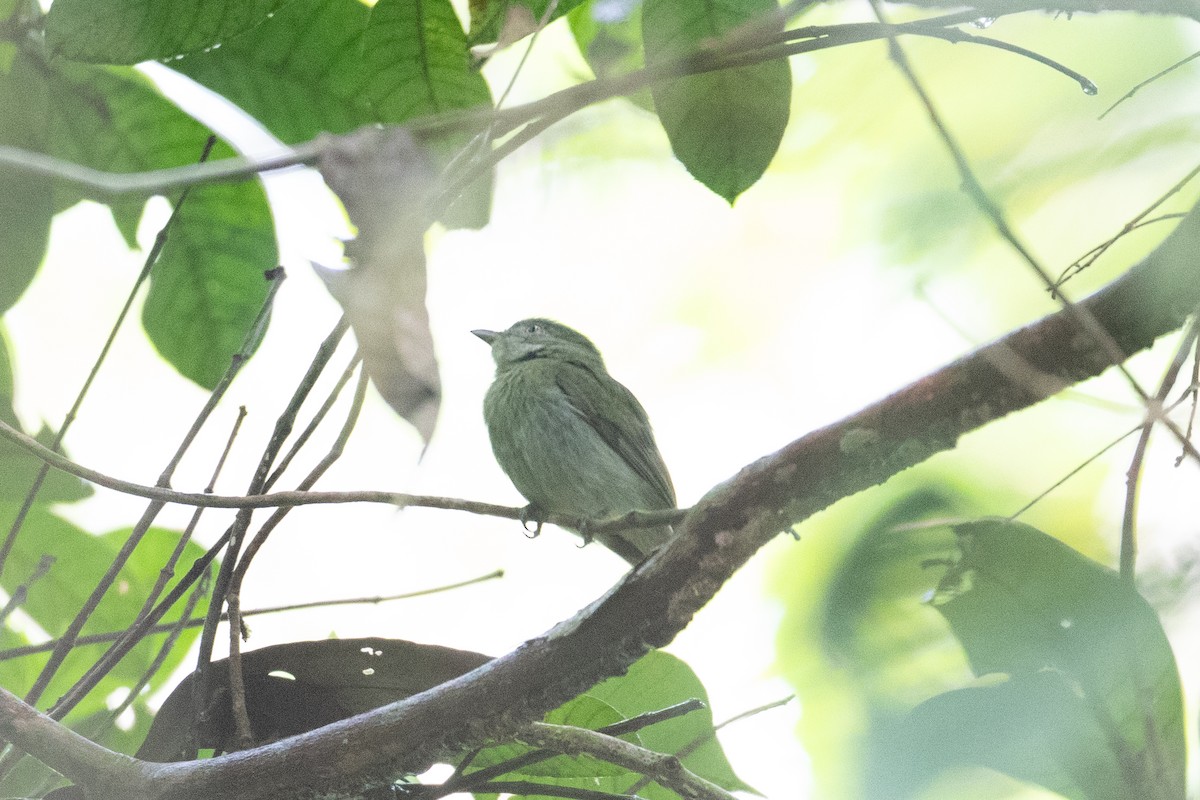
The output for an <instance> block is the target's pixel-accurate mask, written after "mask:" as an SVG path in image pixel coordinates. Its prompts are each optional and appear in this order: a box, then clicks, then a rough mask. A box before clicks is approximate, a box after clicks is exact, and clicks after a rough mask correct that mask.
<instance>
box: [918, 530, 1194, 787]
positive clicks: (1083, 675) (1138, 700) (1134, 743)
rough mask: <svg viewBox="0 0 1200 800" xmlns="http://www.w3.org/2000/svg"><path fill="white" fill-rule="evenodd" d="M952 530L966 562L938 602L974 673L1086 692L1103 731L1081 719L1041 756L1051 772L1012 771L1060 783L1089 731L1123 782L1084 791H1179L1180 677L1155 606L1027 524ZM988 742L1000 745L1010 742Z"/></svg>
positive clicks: (945, 583)
mask: <svg viewBox="0 0 1200 800" xmlns="http://www.w3.org/2000/svg"><path fill="white" fill-rule="evenodd" d="M955 533H957V534H958V537H959V540H960V545H961V549H962V558H961V560H960V561H959V562H958V563H957V564H956V565H954V567H952V568H951V569H950V570H949V571H948V572H947V574H946V576H945V578H944V579H943V580H942V583H941V585H940V586H939V597H938V600H937V602H936V603H935V605H936V608H937V609H938V611H940V612H941V613H942V614H943V615H944V616H945V617H946V620H947V621H948V622H949V623H950V625H951V627H952V628H953V630H954V634H955V635H956V636H957V637H958V638H959V640H960V641H961V642H962V645H963V647H964V648H965V650H966V652H967V657H968V658H969V659H970V662H971V666H972V668H973V669H974V670H975V672H976V674H978V675H984V674H989V673H1004V674H1007V675H1009V676H1011V677H1012V678H1013V679H1014V680H1018V681H1019V680H1024V679H1028V678H1030V677H1031V676H1036V675H1040V674H1041V673H1043V672H1045V671H1051V672H1053V673H1055V674H1056V675H1058V676H1061V678H1062V679H1063V680H1065V681H1066V682H1067V684H1068V685H1069V686H1070V687H1071V690H1072V691H1073V692H1074V693H1075V694H1076V695H1078V696H1079V697H1080V698H1081V700H1082V703H1083V707H1084V709H1085V711H1081V712H1080V714H1081V715H1084V716H1085V717H1086V727H1087V728H1093V727H1094V728H1096V729H1098V731H1099V732H1100V733H1093V732H1091V731H1090V730H1088V729H1085V724H1084V723H1082V722H1081V723H1079V724H1078V725H1076V726H1073V727H1072V728H1071V729H1070V730H1069V731H1068V732H1067V735H1066V736H1063V737H1056V738H1057V740H1058V743H1059V746H1060V748H1059V750H1057V751H1048V752H1044V753H1043V757H1044V758H1045V759H1046V760H1047V761H1049V762H1051V765H1052V766H1051V767H1047V768H1043V769H1041V770H1036V769H1035V770H1032V772H1033V774H1032V775H1016V777H1026V778H1029V779H1032V780H1035V781H1037V782H1038V783H1041V784H1042V785H1044V786H1047V787H1050V788H1055V787H1057V786H1062V785H1064V784H1065V783H1066V782H1067V781H1068V779H1071V778H1072V776H1073V775H1074V774H1075V773H1076V772H1078V769H1075V768H1073V767H1075V766H1076V765H1077V764H1078V762H1079V757H1078V756H1077V754H1076V753H1075V750H1074V748H1076V747H1077V746H1079V744H1080V743H1081V742H1085V741H1087V737H1088V736H1089V735H1090V736H1092V738H1093V739H1098V740H1100V741H1101V742H1102V743H1103V746H1104V749H1103V751H1102V752H1100V753H1094V754H1089V756H1088V757H1087V758H1088V760H1089V761H1090V760H1093V759H1106V760H1108V761H1110V762H1112V763H1113V764H1116V765H1117V766H1118V767H1119V769H1120V777H1121V780H1120V781H1118V782H1116V783H1113V782H1110V781H1106V782H1105V783H1104V784H1103V789H1101V788H1092V789H1090V790H1088V791H1081V792H1080V793H1079V794H1078V795H1077V796H1079V797H1088V798H1095V797H1106V796H1112V797H1120V796H1134V795H1136V796H1139V797H1145V798H1164V800H1165V799H1166V798H1172V799H1174V798H1182V797H1183V796H1184V772H1185V765H1186V747H1185V737H1184V729H1183V701H1182V695H1181V689H1180V685H1179V674H1178V671H1177V670H1176V666H1175V659H1174V655H1173V654H1172V652H1171V647H1170V643H1169V642H1168V641H1167V637H1166V634H1165V633H1164V632H1163V629H1162V625H1161V623H1160V622H1159V620H1158V617H1157V615H1156V614H1155V613H1154V610H1153V609H1152V608H1151V607H1150V605H1149V604H1148V603H1146V601H1145V600H1144V599H1143V598H1142V597H1141V595H1139V594H1138V593H1137V591H1136V590H1135V589H1134V588H1133V587H1132V586H1130V585H1129V584H1128V583H1126V582H1124V581H1122V580H1121V579H1120V578H1119V577H1118V576H1117V574H1116V573H1115V572H1113V571H1112V570H1110V569H1108V568H1107V567H1104V566H1102V565H1100V564H1097V563H1095V562H1093V561H1091V560H1089V559H1087V558H1085V557H1084V556H1082V555H1080V554H1079V553H1077V552H1075V551H1074V550H1072V549H1071V548H1070V547H1068V546H1067V545H1065V544H1063V543H1062V542H1060V541H1058V540H1057V539H1054V538H1052V537H1050V536H1047V535H1046V534H1044V533H1042V532H1041V531H1039V530H1037V529H1035V528H1031V527H1029V526H1028V525H1022V524H1019V523H1012V522H1005V521H983V522H976V523H971V524H965V525H959V526H956V527H955ZM1023 685H1024V684H1021V683H1018V684H1016V686H1017V689H1018V690H1019V689H1020V688H1021V687H1022V686H1023ZM1043 717H1044V718H1046V720H1047V724H1061V722H1062V720H1057V721H1056V720H1051V719H1050V718H1049V717H1046V716H1045V715H1043ZM992 746H993V748H994V749H995V750H998V751H999V750H1003V748H1004V747H1005V746H1006V744H1005V740H996V741H993V742H992ZM1090 777H1092V778H1095V775H1092V776H1090ZM1129 792H1132V793H1129ZM1114 793H1115V794H1114Z"/></svg>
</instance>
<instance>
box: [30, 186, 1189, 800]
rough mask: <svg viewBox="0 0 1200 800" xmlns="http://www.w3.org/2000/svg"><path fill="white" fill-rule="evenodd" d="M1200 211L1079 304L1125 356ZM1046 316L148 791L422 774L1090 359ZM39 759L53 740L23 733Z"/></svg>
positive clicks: (1146, 332)
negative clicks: (570, 584)
mask: <svg viewBox="0 0 1200 800" xmlns="http://www.w3.org/2000/svg"><path fill="white" fill-rule="evenodd" d="M1198 254H1200V211H1198V210H1197V209H1195V208H1194V209H1192V211H1191V212H1190V213H1189V214H1188V215H1187V216H1186V217H1185V218H1184V219H1183V220H1182V221H1181V222H1180V224H1179V226H1178V228H1177V229H1176V230H1175V231H1174V232H1173V233H1172V234H1171V235H1170V236H1169V237H1168V238H1167V239H1166V240H1165V241H1164V242H1163V243H1162V244H1161V245H1160V246H1159V247H1158V248H1157V249H1156V250H1155V251H1154V252H1153V253H1151V254H1150V255H1149V256H1148V257H1147V258H1146V259H1144V260H1143V261H1142V262H1141V263H1140V264H1138V265H1136V266H1135V267H1133V268H1132V269H1131V270H1130V271H1129V272H1127V273H1126V274H1125V275H1124V276H1123V277H1121V278H1120V279H1118V280H1116V281H1114V282H1113V283H1111V284H1110V285H1109V286H1107V287H1106V288H1104V289H1103V290H1101V291H1100V292H1098V293H1096V294H1095V295H1093V296H1092V297H1090V298H1088V299H1087V300H1085V301H1083V302H1082V303H1081V305H1082V306H1084V307H1086V309H1087V311H1088V312H1089V313H1090V314H1091V315H1092V316H1093V317H1094V318H1095V319H1096V320H1097V321H1099V322H1100V324H1101V325H1102V326H1103V327H1104V328H1105V329H1106V330H1107V332H1108V334H1109V335H1110V336H1111V338H1112V340H1113V341H1115V342H1116V343H1117V345H1118V346H1119V347H1120V348H1121V349H1122V350H1123V351H1124V352H1125V353H1126V354H1132V353H1135V352H1137V351H1139V350H1142V349H1145V348H1146V347H1148V346H1150V344H1151V343H1152V342H1153V341H1154V339H1155V338H1157V337H1158V336H1161V335H1163V334H1165V333H1168V332H1170V331H1172V330H1175V329H1176V328H1178V327H1179V326H1180V325H1181V324H1182V321H1183V320H1184V318H1185V317H1186V315H1187V314H1188V313H1190V311H1191V310H1192V308H1194V307H1195V306H1196V304H1197V302H1198V301H1200V280H1197V277H1198V272H1200V270H1198V269H1197V266H1198V265H1197V263H1196V262H1197V259H1198V258H1200V255H1198ZM1075 320H1076V318H1075V317H1074V316H1072V315H1070V314H1068V313H1067V312H1065V311H1060V312H1058V313H1056V314H1052V315H1050V316H1048V317H1045V318H1043V319H1041V320H1039V321H1038V322H1036V323H1033V324H1031V325H1029V326H1027V327H1025V328H1022V329H1020V330H1017V331H1015V332H1013V333H1011V334H1009V335H1007V336H1005V337H1004V338H1003V339H1001V340H999V341H997V342H995V343H993V344H990V345H987V346H985V347H982V348H980V349H979V350H977V351H975V352H974V353H971V354H970V355H968V356H966V357H964V358H962V359H960V360H958V361H956V362H954V363H952V364H950V365H948V366H946V367H944V368H942V369H940V370H938V371H936V372H934V373H932V374H930V375H928V376H926V377H924V378H922V379H921V380H919V381H917V382H915V383H913V384H911V385H910V386H907V387H905V388H904V389H901V390H900V391H898V392H896V393H895V394H893V395H891V396H890V397H887V398H885V399H884V400H881V401H880V402H878V403H876V404H874V405H872V406H870V407H868V408H866V409H864V410H862V411H860V412H859V413H857V414H855V415H853V416H851V417H848V418H847V419H845V420H842V421H841V422H838V423H836V424H834V425H830V426H828V427H826V428H822V429H820V430H817V431H814V432H812V433H810V434H809V435H807V436H805V437H804V438H802V439H799V440H797V441H795V442H792V443H791V444H789V445H787V446H786V447H784V448H783V449H782V450H780V451H778V452H777V453H774V454H772V455H769V456H766V457H765V458H762V459H760V460H759V461H757V462H755V463H753V464H751V465H749V466H747V467H746V468H744V469H743V470H742V471H741V472H739V473H738V474H737V475H736V476H734V477H733V478H732V479H730V480H729V481H727V482H726V483H724V484H722V485H720V486H718V487H716V488H715V489H713V490H712V491H711V492H709V494H708V495H707V496H706V497H705V498H704V499H703V500H702V501H701V502H700V503H699V504H697V505H696V506H695V508H693V509H692V510H691V511H690V512H689V513H688V514H687V516H686V517H685V519H684V520H683V522H682V523H681V524H680V525H679V526H678V529H679V534H678V535H677V536H676V538H675V539H674V540H673V541H672V542H671V543H670V544H669V545H668V546H667V547H666V548H665V549H663V550H662V551H660V552H659V553H658V554H656V555H655V556H654V557H652V558H651V559H649V560H648V561H646V562H645V563H643V564H641V565H640V566H639V567H637V568H636V569H635V570H634V571H633V572H631V573H630V574H629V575H628V576H627V577H626V578H625V580H624V581H623V582H622V583H621V584H620V585H618V586H617V587H616V588H614V589H613V590H612V591H610V592H609V593H608V594H607V595H606V596H604V597H603V598H601V599H599V600H597V601H596V602H595V603H593V604H592V605H591V606H589V607H588V608H586V609H584V610H583V611H581V612H580V613H579V614H577V615H576V616H575V617H574V618H572V619H570V620H568V621H566V622H563V623H561V624H560V625H558V626H557V627H556V628H554V629H553V630H552V631H550V632H549V633H547V634H546V635H545V636H543V637H540V638H538V639H534V640H531V641H529V642H527V643H525V644H524V645H522V646H521V647H520V648H518V649H517V650H515V651H514V652H512V653H509V654H508V655H506V656H503V657H501V658H498V659H496V660H494V661H492V662H489V663H488V664H486V665H484V666H483V667H480V668H479V669H477V670H475V671H473V672H471V673H468V674H466V675H464V676H462V677H461V678H459V679H456V680H454V681H451V682H449V683H447V684H443V685H442V686H439V687H436V688H434V689H431V690H429V691H427V692H424V693H422V694H419V695H416V696H414V697H411V698H409V699H408V700H405V701H403V702H400V703H395V704H393V705H390V706H385V707H383V708H379V709H376V710H375V711H372V712H369V713H367V714H363V715H360V716H358V717H354V718H351V719H349V720H345V721H343V722H340V723H336V724H334V725H330V726H328V727H326V728H322V729H319V730H317V731H313V732H311V733H308V734H304V735H301V736H297V737H293V738H290V739H285V740H283V741H280V742H276V743H274V744H271V745H267V746H265V747H262V748H258V749H255V750H249V751H245V752H241V753H233V754H230V755H227V756H223V757H221V758H217V759H213V760H210V761H205V762H188V763H183V764H178V765H156V766H155V767H154V772H155V774H156V776H157V778H158V780H159V783H158V784H157V790H158V791H157V794H156V796H158V797H173V798H174V797H178V798H183V797H186V798H188V800H202V799H203V798H218V797H220V798H229V800H252V799H254V800H257V799H258V798H263V799H264V800H265V798H275V797H281V796H289V795H291V794H294V793H297V792H305V793H313V792H317V793H319V792H325V791H328V790H331V789H337V788H339V787H349V786H351V785H362V783H363V782H370V781H372V780H375V781H380V780H384V779H386V778H387V777H389V776H392V775H395V774H397V773H399V772H401V771H406V770H407V771H418V770H420V769H421V768H422V767H424V766H425V765H427V764H429V763H430V762H431V761H433V760H434V759H436V758H438V757H441V756H444V755H445V754H447V753H448V752H451V751H455V750H458V749H460V748H463V747H469V746H474V745H478V744H481V743H483V742H484V741H486V740H488V739H490V738H493V737H494V738H501V737H506V736H510V735H511V734H512V733H514V732H515V731H517V730H519V729H520V728H521V727H522V726H523V725H524V724H526V723H528V722H531V721H533V720H535V719H537V718H539V717H540V716H541V715H542V714H543V713H545V712H546V711H548V710H549V709H552V708H554V707H556V706H557V705H559V704H560V703H562V702H563V701H565V700H567V699H569V698H571V697H574V696H575V695H576V694H578V693H579V692H581V691H583V690H585V689H587V688H588V687H589V686H591V685H592V684H594V683H595V682H597V681H598V680H600V679H602V678H605V677H608V676H611V675H617V674H621V673H623V672H624V671H625V670H626V669H627V668H628V666H629V665H630V664H632V663H633V661H634V660H636V659H637V658H638V657H640V656H641V655H642V654H643V653H644V652H645V651H646V649H647V648H649V647H654V646H661V645H664V644H666V643H667V642H669V641H671V639H672V638H674V636H675V635H676V634H677V633H678V632H679V631H680V630H682V629H683V628H684V627H685V626H686V625H687V624H688V622H689V621H690V620H691V618H692V616H693V615H694V614H695V613H696V612H697V611H698V610H699V609H700V608H701V607H702V606H703V605H704V604H705V603H707V602H708V601H709V600H710V599H711V598H712V596H713V594H715V592H716V591H717V590H718V589H719V588H720V587H721V586H722V585H723V584H724V583H725V581H727V580H728V579H729V577H730V576H731V575H732V574H733V572H734V571H736V570H737V569H738V568H739V567H740V566H741V565H742V564H744V563H745V562H746V561H747V560H748V559H749V558H750V557H751V556H752V555H753V554H754V553H755V552H756V551H757V550H758V548H760V547H761V546H762V545H763V544H765V543H766V542H767V541H769V540H770V539H771V538H772V537H773V536H774V535H775V534H777V533H778V532H779V531H781V530H784V529H786V528H788V527H789V526H791V525H793V524H795V523H797V522H800V521H802V520H804V519H806V518H807V517H809V516H811V515H812V514H813V513H815V512H817V511H819V510H820V509H822V508H825V507H827V506H829V505H830V504H832V503H834V502H835V501H837V500H839V499H841V498H843V497H847V496H849V495H851V494H854V493H856V492H858V491H861V490H863V489H866V488H868V487H871V486H874V485H876V484H879V483H882V482H883V481H884V480H886V479H887V478H888V477H890V476H891V475H894V474H895V473H897V472H900V471H901V470H903V469H906V468H907V467H910V466H913V465H914V464H917V463H919V462H921V461H923V460H925V459H926V458H928V457H930V456H931V455H933V454H934V453H937V452H940V451H943V450H948V449H950V448H952V447H954V445H955V443H956V442H957V440H958V438H959V437H960V436H961V435H962V434H964V433H966V432H968V431H971V430H974V429H976V428H979V427H981V426H982V425H984V424H986V423H987V422H989V421H991V420H994V419H997V418H999V417H1002V416H1004V415H1006V414H1008V413H1011V412H1013V411H1016V410H1018V409H1022V408H1026V407H1028V406H1031V405H1033V404H1034V403H1037V402H1039V401H1040V400H1042V399H1044V398H1045V397H1047V396H1049V395H1050V394H1052V393H1053V392H1055V391H1057V390H1059V389H1061V388H1063V387H1065V386H1067V385H1070V384H1073V383H1076V382H1079V381H1082V380H1084V379H1086V378H1089V377H1092V376H1094V375H1097V374H1099V373H1100V372H1102V371H1103V370H1104V369H1105V367H1106V365H1107V364H1108V359H1107V357H1106V356H1105V354H1104V351H1103V350H1102V349H1101V348H1100V347H1099V346H1098V345H1097V344H1096V343H1095V342H1094V341H1092V340H1091V339H1090V337H1088V336H1087V334H1086V333H1085V332H1084V331H1083V329H1082V328H1081V327H1080V326H1079V324H1078V322H1076V321H1075ZM13 738H14V740H16V742H17V744H19V745H20V746H22V747H24V748H26V749H28V750H30V751H31V752H33V754H34V755H36V756H38V757H39V758H42V759H43V760H44V761H46V762H47V763H48V764H50V765H51V766H57V764H56V761H57V760H58V758H59V757H61V753H56V752H55V751H48V750H46V749H45V748H42V747H39V746H38V743H37V742H31V741H22V740H21V737H19V736H17V735H15V734H14V736H13Z"/></svg>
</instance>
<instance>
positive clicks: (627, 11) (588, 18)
mask: <svg viewBox="0 0 1200 800" xmlns="http://www.w3.org/2000/svg"><path fill="white" fill-rule="evenodd" d="M641 6H642V3H641V0H625V2H622V3H612V2H597V0H588V2H586V3H584V4H583V5H580V6H578V7H577V8H576V9H575V10H573V11H572V12H571V13H570V14H569V15H568V16H567V22H568V24H569V25H570V26H571V35H572V36H574V37H575V44H576V45H577V46H578V47H579V52H580V54H582V55H583V58H584V60H585V61H587V63H588V66H589V67H591V68H592V73H593V74H594V75H595V76H596V77H597V78H608V77H612V76H614V75H624V74H627V73H630V72H633V71H635V70H638V69H641V68H642V67H643V66H645V53H644V52H643V51H642V8H641ZM628 99H629V100H630V101H631V102H633V103H636V104H637V105H638V106H640V107H642V108H644V109H646V110H647V111H653V110H654V100H653V99H652V98H651V96H650V90H649V89H641V90H639V91H638V92H637V93H636V94H632V95H629V98H628Z"/></svg>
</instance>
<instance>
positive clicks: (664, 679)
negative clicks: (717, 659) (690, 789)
mask: <svg viewBox="0 0 1200 800" xmlns="http://www.w3.org/2000/svg"><path fill="white" fill-rule="evenodd" d="M586 694H587V696H589V697H594V698H596V699H597V700H601V701H603V702H604V703H606V704H608V705H610V706H612V707H613V708H615V709H616V710H617V711H618V712H620V713H621V715H622V716H624V717H625V718H627V719H628V718H630V717H636V716H637V715H639V714H644V713H647V712H650V711H658V710H660V709H663V708H667V707H668V706H672V705H675V704H677V703H682V702H684V701H686V700H700V701H701V702H703V703H705V705H707V704H708V692H707V691H705V689H704V684H702V683H701V682H700V679H699V678H697V677H696V673H694V672H692V669H691V667H689V666H688V665H687V664H685V663H684V662H683V661H681V660H680V659H678V658H676V657H675V656H673V655H671V654H669V653H664V652H661V651H658V650H654V651H651V652H650V653H647V654H646V655H645V656H644V657H642V658H641V659H640V660H638V661H637V662H635V663H634V665H633V666H631V667H630V668H629V672H627V673H626V674H625V675H623V676H621V677H618V678H609V679H608V680H606V681H604V682H603V683H600V684H598V685H597V686H594V687H592V688H591V689H590V690H588V692H587V693H586ZM638 735H639V737H640V738H641V740H642V744H643V746H645V747H648V748H650V749H651V750H654V751H656V752H659V753H679V752H681V751H682V750H683V749H684V748H685V747H689V746H692V745H694V744H695V743H696V742H697V741H698V740H704V744H702V745H700V746H699V747H698V748H696V749H695V751H693V752H692V753H690V754H689V755H687V756H686V757H685V758H683V765H684V766H685V767H687V768H688V769H690V770H692V771H693V772H695V773H696V774H697V775H699V776H700V777H702V778H706V779H708V780H710V781H712V782H713V783H715V784H717V785H718V786H721V787H723V788H725V789H728V790H730V791H738V790H741V791H751V792H752V791H754V790H753V789H752V788H751V787H750V786H747V785H746V784H745V783H743V782H742V781H741V779H740V778H738V777H737V775H735V774H734V772H733V767H731V766H730V765H729V761H728V760H727V759H726V757H725V752H724V751H723V750H722V749H721V745H720V743H719V742H718V741H717V740H716V737H715V731H714V728H713V721H712V712H711V711H709V710H708V709H707V708H704V709H701V710H700V711H696V712H693V713H691V714H686V715H684V716H682V717H676V718H675V719H672V720H668V721H666V722H662V723H659V724H657V725H651V726H650V727H647V728H643V729H642V730H641V731H639V732H638ZM644 794H645V796H647V797H673V796H674V795H673V794H671V793H663V791H662V790H661V787H658V786H652V787H647V788H646V790H645V791H644Z"/></svg>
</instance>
